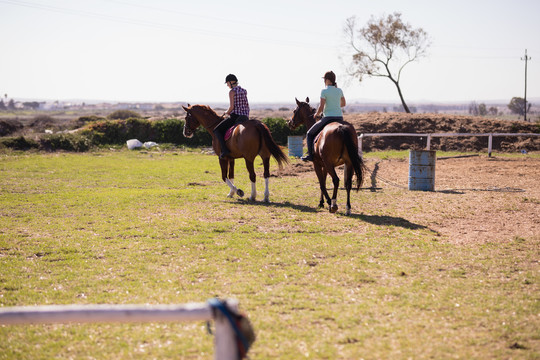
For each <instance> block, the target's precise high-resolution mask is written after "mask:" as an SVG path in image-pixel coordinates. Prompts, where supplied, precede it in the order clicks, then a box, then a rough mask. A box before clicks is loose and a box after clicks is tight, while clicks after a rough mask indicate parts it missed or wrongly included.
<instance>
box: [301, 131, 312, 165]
mask: <svg viewBox="0 0 540 360" xmlns="http://www.w3.org/2000/svg"><path fill="white" fill-rule="evenodd" d="M306 143H307V149H308V150H307V153H306V154H305V155H304V156H302V157H301V159H302V160H303V161H313V139H311V136H309V134H308V136H307V137H306Z"/></svg>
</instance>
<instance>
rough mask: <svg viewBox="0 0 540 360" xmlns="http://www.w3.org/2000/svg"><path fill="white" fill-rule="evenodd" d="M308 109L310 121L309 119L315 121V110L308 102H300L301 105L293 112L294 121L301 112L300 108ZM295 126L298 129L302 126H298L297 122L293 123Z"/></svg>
mask: <svg viewBox="0 0 540 360" xmlns="http://www.w3.org/2000/svg"><path fill="white" fill-rule="evenodd" d="M306 106H307V107H308V108H309V112H310V115H309V116H308V119H309V118H313V120H314V121H315V111H316V110H315V108H313V107H311V105H309V103H307V102H303V101H302V102H300V105H298V107H297V108H296V109H295V110H294V111H293V113H294V114H293V118H292V119H293V120H294V119H295V118H296V114H297V113H298V111H300V108H303V107H306ZM293 125H295V126H296V127H298V126H300V125H301V124H296V121H294V122H293Z"/></svg>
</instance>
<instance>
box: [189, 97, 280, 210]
mask: <svg viewBox="0 0 540 360" xmlns="http://www.w3.org/2000/svg"><path fill="white" fill-rule="evenodd" d="M182 107H183V108H184V110H185V111H186V124H185V126H184V136H185V137H188V138H189V137H192V136H193V134H194V132H195V129H197V127H198V126H199V125H202V126H203V127H204V128H205V129H206V130H207V131H208V132H209V133H210V135H212V146H213V148H214V152H215V153H216V154H219V153H220V152H221V149H220V145H219V141H217V139H216V138H215V135H214V132H213V130H214V128H215V127H216V125H217V124H219V122H220V121H221V120H223V119H222V118H221V117H220V116H219V115H217V114H216V113H215V111H214V110H212V109H211V108H210V107H209V106H206V105H193V106H191V105H189V104H188V107H184V106H182ZM226 145H227V147H228V148H229V150H230V151H231V152H230V154H229V155H228V156H227V157H226V158H224V159H220V160H219V165H220V166H221V178H222V179H223V181H225V183H227V185H229V188H230V189H231V191H230V192H229V195H228V197H232V196H234V194H237V195H238V196H240V197H242V196H244V192H243V191H242V190H240V189H238V188H237V187H236V186H234V159H236V158H244V160H245V162H246V168H247V170H248V172H249V179H250V180H251V196H250V197H249V200H252V201H254V200H255V198H256V196H257V190H256V186H255V180H256V175H255V169H254V166H253V162H254V161H255V157H256V156H257V155H259V156H260V157H261V159H262V161H263V167H264V174H263V176H264V182H265V191H264V201H265V202H269V196H270V191H269V189H268V180H269V178H270V157H271V156H272V157H274V159H276V161H277V163H278V165H279V167H280V168H281V167H282V164H283V163H288V162H289V159H288V158H287V156H286V155H285V154H284V153H283V151H282V150H281V149H280V147H279V146H278V145H277V144H276V142H275V141H274V139H273V138H272V134H271V133H270V130H269V129H268V127H267V126H266V125H265V124H263V123H262V122H260V121H258V120H247V121H244V122H243V123H241V124H239V125H238V126H236V128H235V129H234V130H233V132H232V135H231V137H230V138H229V139H228V140H227V142H226Z"/></svg>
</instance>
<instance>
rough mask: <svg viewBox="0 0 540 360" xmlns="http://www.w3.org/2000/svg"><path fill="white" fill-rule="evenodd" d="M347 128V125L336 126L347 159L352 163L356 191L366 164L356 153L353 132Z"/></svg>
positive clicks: (356, 147)
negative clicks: (345, 150)
mask: <svg viewBox="0 0 540 360" xmlns="http://www.w3.org/2000/svg"><path fill="white" fill-rule="evenodd" d="M349 129H350V128H349V127H347V126H343V125H342V126H340V127H339V128H338V131H339V133H340V134H341V137H342V139H343V142H344V143H345V148H346V149H347V154H348V155H349V159H350V160H351V163H352V168H353V170H354V173H355V174H356V191H358V190H359V189H360V186H362V183H363V182H364V174H365V170H366V166H365V165H364V160H363V159H362V157H360V155H358V145H357V144H356V143H355V142H354V139H353V136H355V134H354V132H351V131H350V130H349Z"/></svg>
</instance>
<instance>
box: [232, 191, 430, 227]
mask: <svg viewBox="0 0 540 360" xmlns="http://www.w3.org/2000/svg"><path fill="white" fill-rule="evenodd" d="M238 202H239V203H242V204H246V205H248V204H251V205H259V206H265V207H268V208H277V209H280V208H281V209H283V208H288V209H293V210H297V211H301V212H305V213H316V212H318V211H321V209H319V208H318V207H314V206H306V205H298V204H294V203H291V202H289V201H284V202H269V203H265V202H259V201H249V200H246V199H238ZM336 216H344V217H347V218H350V219H356V220H359V221H363V222H366V223H369V224H373V225H379V226H399V227H402V228H404V229H409V230H422V229H427V230H430V231H433V230H432V229H430V228H428V227H427V226H424V225H420V224H415V223H413V222H410V221H409V220H407V219H404V218H402V217H396V216H388V215H366V214H351V215H345V214H341V213H338V214H336Z"/></svg>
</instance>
